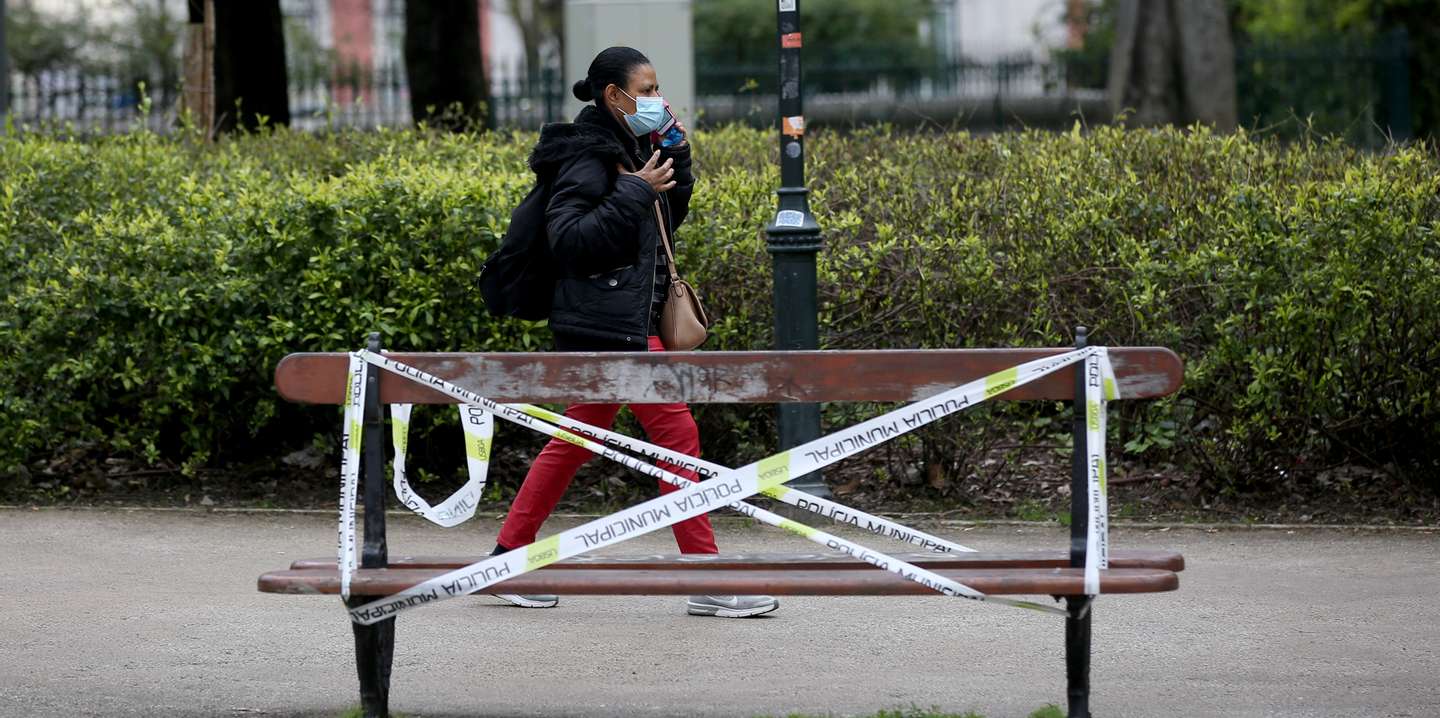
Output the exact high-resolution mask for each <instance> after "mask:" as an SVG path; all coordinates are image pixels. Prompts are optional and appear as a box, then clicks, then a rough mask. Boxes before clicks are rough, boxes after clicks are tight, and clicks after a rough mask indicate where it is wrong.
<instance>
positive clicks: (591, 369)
mask: <svg viewBox="0 0 1440 718" xmlns="http://www.w3.org/2000/svg"><path fill="white" fill-rule="evenodd" d="M1067 351H1071V350H1070V349H1068V348H1067V349H915V350H879V351H787V352H768V351H760V352H664V353H646V352H615V353H564V354H551V353H518V354H517V353H506V354H446V353H404V352H397V353H392V354H390V355H389V356H391V357H392V358H394V359H395V360H396V361H399V362H401V363H403V364H408V365H410V366H414V367H415V368H417V369H420V370H422V371H425V372H427V373H430V374H433V375H435V376H438V377H440V378H441V379H445V380H447V381H452V382H455V383H457V384H459V385H461V386H463V387H465V388H466V389H469V390H470V391H473V392H475V393H477V394H480V395H481V396H484V397H486V398H488V399H492V400H495V401H499V402H511V403H513V402H527V403H537V404H539V403H557V404H560V403H575V402H607V403H608V402H613V403H627V402H641V403H664V402H687V403H692V404H702V403H785V402H820V401H915V400H918V399H923V398H926V397H929V396H933V395H935V394H938V393H940V392H941V391H944V390H946V389H951V388H953V387H956V386H959V385H961V384H964V383H966V382H969V381H974V380H975V379H979V378H981V377H984V376H986V375H989V374H991V373H994V372H997V371H1000V370H1002V369H1008V368H1010V367H1013V366H1016V365H1018V364H1023V363H1025V362H1027V361H1033V360H1035V359H1040V358H1043V357H1047V356H1054V355H1056V354H1063V353H1065V352H1067ZM1109 353H1110V361H1111V364H1112V366H1113V367H1114V369H1115V375H1116V379H1117V380H1118V382H1119V388H1120V396H1121V398H1122V399H1141V398H1151V397H1158V396H1165V395H1167V394H1172V393H1174V392H1175V391H1177V390H1178V389H1179V388H1180V382H1181V378H1182V374H1183V367H1182V364H1181V362H1180V358H1179V357H1178V356H1176V355H1175V353H1174V352H1172V351H1170V350H1169V349H1165V348H1163V347H1115V348H1111V349H1110V350H1109ZM346 366H347V359H346V355H345V354H340V353H324V354H321V353H314V354H291V355H290V356H287V357H285V359H284V360H282V361H281V362H280V364H279V365H278V366H276V368H275V387H276V388H277V389H278V390H279V392H280V395H281V396H283V397H285V398H286V399H289V400H290V401H296V402H303V403H308V404H340V403H341V401H342V397H343V394H344V385H345V372H346ZM996 398H998V399H1009V400H1034V399H1047V400H1056V401H1059V400H1070V399H1074V398H1075V366H1073V365H1072V366H1069V367H1066V368H1064V369H1062V370H1060V371H1057V372H1055V373H1053V374H1051V375H1049V376H1047V377H1044V378H1042V379H1040V380H1037V381H1035V382H1032V383H1030V384H1027V385H1024V386H1021V387H1018V388H1016V389H1012V390H1011V391H1008V392H1005V393H1004V394H1001V395H999V396H998V397H996ZM380 401H381V403H385V404H400V403H403V404H453V403H455V400H454V399H452V398H450V397H448V396H446V395H444V394H441V393H439V392H436V391H434V390H432V389H429V388H427V387H424V386H422V385H420V384H417V383H415V382H413V381H410V380H408V379H405V378H403V377H399V376H394V375H392V374H390V373H389V372H381V377H380Z"/></svg>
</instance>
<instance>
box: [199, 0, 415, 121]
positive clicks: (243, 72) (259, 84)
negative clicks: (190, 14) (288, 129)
mask: <svg viewBox="0 0 1440 718" xmlns="http://www.w3.org/2000/svg"><path fill="white" fill-rule="evenodd" d="M211 4H212V5H213V7H214V10H215V22H214V27H215V61H214V62H215V65H214V76H215V125H216V126H217V127H218V128H219V129H220V131H222V132H228V131H232V130H234V129H236V128H238V127H244V128H246V129H255V128H257V127H259V126H260V124H261V118H262V117H263V118H264V120H265V123H266V124H270V125H288V124H290V87H289V83H288V81H287V78H286V73H285V25H284V18H283V17H282V16H281V14H280V0H212V2H211ZM412 4H415V3H412Z"/></svg>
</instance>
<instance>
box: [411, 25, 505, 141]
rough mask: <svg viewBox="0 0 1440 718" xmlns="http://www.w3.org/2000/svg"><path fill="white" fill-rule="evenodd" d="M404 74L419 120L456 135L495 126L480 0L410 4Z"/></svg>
mask: <svg viewBox="0 0 1440 718" xmlns="http://www.w3.org/2000/svg"><path fill="white" fill-rule="evenodd" d="M405 72H406V74H407V75H408V76H409V80H410V113H411V116H412V117H414V118H415V121H416V122H422V121H423V122H428V123H430V124H431V125H434V126H440V127H444V128H446V129H450V130H454V131H462V130H464V129H466V128H467V127H469V126H472V125H474V124H476V123H480V124H482V125H483V126H485V127H491V126H493V119H492V118H493V113H491V112H488V111H487V107H486V105H487V100H488V99H489V97H488V93H487V86H486V82H485V68H484V64H483V63H482V61H481V57H480V12H479V7H478V3H476V2H475V0H427V1H426V2H407V3H405Z"/></svg>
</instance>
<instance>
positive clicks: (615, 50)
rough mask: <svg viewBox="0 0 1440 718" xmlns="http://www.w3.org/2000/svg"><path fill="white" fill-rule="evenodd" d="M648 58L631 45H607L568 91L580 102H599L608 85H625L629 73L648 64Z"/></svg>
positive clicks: (628, 80) (628, 78)
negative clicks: (583, 75)
mask: <svg viewBox="0 0 1440 718" xmlns="http://www.w3.org/2000/svg"><path fill="white" fill-rule="evenodd" d="M649 64H650V58H648V57H645V53H643V52H640V51H639V50H636V49H635V48H633V47H607V48H605V49H604V50H601V51H600V54H599V55H596V56H595V59H594V60H592V61H591V62H590V71H589V73H587V74H586V75H585V79H583V80H580V81H578V82H576V83H575V85H574V86H573V87H571V88H570V92H572V93H573V94H574V95H575V99H577V100H579V101H581V102H597V103H598V102H599V98H600V97H601V96H602V95H604V94H605V88H606V87H608V86H610V85H619V86H620V87H622V88H623V87H625V86H626V85H628V84H629V83H630V73H631V72H632V71H633V70H634V69H635V68H637V67H639V66H641V65H649Z"/></svg>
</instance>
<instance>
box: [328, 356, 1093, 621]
mask: <svg viewBox="0 0 1440 718" xmlns="http://www.w3.org/2000/svg"><path fill="white" fill-rule="evenodd" d="M356 356H359V357H360V358H362V359H363V360H364V361H367V362H369V363H371V364H374V365H376V366H378V367H380V368H382V369H385V370H386V371H389V372H392V373H394V374H398V375H400V376H404V377H407V378H409V379H411V380H413V381H417V382H419V383H422V384H426V385H428V386H431V387H432V388H435V389H438V390H440V391H442V392H444V393H447V394H450V395H452V396H454V397H456V398H458V399H460V400H461V401H465V402H467V403H472V404H477V405H480V406H483V407H485V408H486V409H488V410H490V411H491V412H492V413H494V414H496V415H498V416H500V417H501V418H504V419H506V420H508V421H511V422H513V423H517V424H521V425H523V426H529V427H530V428H532V429H535V430H537V431H540V432H541V433H545V434H547V435H550V436H553V437H555V438H558V439H561V440H563V441H567V442H570V443H573V444H576V445H578V446H585V447H586V448H588V449H590V450H592V451H595V452H596V453H599V454H600V455H602V456H605V457H606V458H609V459H611V460H612V461H617V462H619V463H621V464H624V465H626V466H630V467H632V468H636V469H638V470H641V471H645V469H643V468H641V467H642V466H643V467H649V465H648V464H644V463H642V462H639V461H637V460H636V459H635V458H633V457H630V456H628V455H625V454H622V453H620V452H618V451H616V450H615V449H613V448H610V447H604V446H601V445H599V444H595V443H594V442H590V441H589V440H587V439H584V438H582V437H580V436H577V435H576V434H574V433H572V432H569V431H566V430H564V429H558V428H555V427H552V426H550V425H548V424H545V423H544V422H540V423H539V425H537V423H536V422H537V419H536V418H535V417H532V416H531V415H529V414H526V413H524V412H520V411H518V410H516V409H512V408H510V407H507V406H504V405H501V404H497V403H495V402H493V401H490V400H489V399H486V398H484V397H481V396H479V395H478V394H475V393H473V392H471V391H469V390H467V389H464V388H461V387H456V386H453V385H451V384H449V383H448V382H445V381H444V380H442V379H439V378H437V377H434V376H431V375H429V374H426V373H425V372H422V371H420V370H418V369H415V368H414V367H410V366H406V365H404V364H400V363H398V362H395V361H393V360H391V359H390V358H388V357H386V356H384V355H377V354H373V353H371V352H368V351H361V352H357V353H356ZM1091 356H1095V357H1097V358H1098V359H1099V360H1100V362H1101V363H1102V364H1107V363H1108V356H1107V354H1106V352H1105V349H1104V348H1103V347H1090V348H1086V349H1080V350H1076V351H1073V352H1067V353H1065V354H1061V355H1057V356H1054V357H1047V358H1044V359H1037V360H1035V361H1031V362H1027V363H1025V364H1021V365H1019V366H1017V367H1012V368H1010V369H1006V370H1003V371H1000V372H996V373H994V374H991V375H989V376H986V377H983V378H981V379H977V380H975V381H972V382H969V383H967V384H965V385H963V386H961V387H957V388H955V389H951V390H949V391H945V392H941V393H939V394H937V395H935V396H932V397H930V398H928V399H924V400H921V401H918V402H915V403H913V404H911V405H909V406H906V407H902V408H899V409H895V410H892V411H889V412H886V413H885V414H882V415H880V416H877V417H874V418H872V419H869V420H866V421H863V422H861V423H859V424H857V425H855V426H852V427H850V428H848V429H844V430H841V431H838V432H835V433H833V434H831V435H829V436H826V437H822V438H820V439H816V440H814V441H810V442H807V443H805V444H802V445H800V446H797V447H795V448H793V449H791V450H788V451H783V452H780V453H779V454H775V455H773V456H770V457H767V458H764V459H761V460H760V461H757V462H754V463H751V464H747V465H746V466H743V467H741V468H739V469H734V470H730V471H724V472H722V473H721V474H720V475H719V476H716V477H714V478H710V479H707V480H705V481H701V482H699V483H688V482H686V483H683V484H681V485H682V486H683V488H680V489H678V490H676V491H675V492H673V493H670V494H666V495H663V496H660V497H657V498H655V499H651V500H649V501H645V502H642V503H640V504H637V505H635V506H632V507H630V508H628V509H624V510H621V511H618V512H616V513H614V514H611V515H610V516H606V517H603V518H600V519H596V520H594V521H590V522H587V523H585V524H582V525H580V526H577V527H575V528H572V529H569V530H567V531H562V532H561V533H559V534H555V535H552V536H548V537H546V538H543V539H540V540H538V541H536V542H534V543H532V544H529V545H527V546H524V547H521V548H519V549H516V550H513V551H510V552H507V553H504V554H500V555H498V556H492V557H490V558H487V559H484V560H481V561H477V562H475V563H473V564H471V565H469V566H465V567H463V568H459V569H455V570H452V571H448V572H446V573H444V574H441V575H439V576H436V577H434V578H431V579H428V580H426V581H423V582H421V583H419V584H416V585H415V586H412V587H410V588H408V589H406V590H404V591H401V592H399V593H397V594H394V595H392V596H388V597H385V598H382V599H379V600H376V601H372V602H369V603H366V604H364V605H361V606H356V607H354V608H351V609H350V611H349V612H350V617H351V620H353V621H355V622H357V623H362V624H367V625H368V624H373V623H377V622H379V621H382V620H385V619H386V618H389V617H391V616H393V615H395V614H397V613H400V612H402V611H405V610H408V609H410V608H413V607H415V606H420V605H425V604H428V603H433V602H438V601H442V600H445V599H448V598H454V597H456V596H462V595H468V594H471V593H475V592H477V591H480V590H483V589H484V588H485V587H487V586H490V585H492V584H495V583H498V582H500V581H503V580H505V579H506V578H510V577H513V576H516V575H519V574H522V573H526V572H528V571H532V570H535V569H538V568H541V567H544V566H547V565H549V564H551V563H554V562H556V561H560V560H562V559H566V558H569V557H571V556H575V555H578V554H581V553H585V552H587V551H592V550H595V549H599V548H603V547H606V546H610V545H613V544H615V543H619V542H621V541H625V540H627V539H630V538H634V537H636V536H640V535H643V534H646V533H649V532H651V531H654V530H656V529H660V528H664V527H666V526H670V525H672V524H674V523H677V522H679V521H683V520H685V519H688V518H691V517H694V516H699V515H701V514H704V513H707V512H709V511H713V510H715V509H717V508H720V507H721V506H728V505H730V504H732V503H734V502H737V501H740V500H743V499H745V498H748V497H749V496H752V495H754V494H756V493H759V492H762V491H764V490H766V489H771V488H774V487H777V486H780V485H782V484H784V483H786V482H787V481H789V480H790V479H791V478H793V477H796V476H801V475H804V474H807V473H810V472H812V471H815V470H817V469H821V468H824V467H826V466H829V465H831V464H834V463H836V462H838V461H841V460H842V459H845V458H848V457H849V456H852V455H854V454H856V453H858V452H859V451H860V450H862V449H864V448H868V447H862V446H858V445H853V444H852V445H850V446H847V445H846V439H848V438H851V437H855V436H875V433H873V432H876V431H877V429H880V430H881V431H879V432H878V434H879V435H878V437H877V438H876V439H875V441H874V442H873V443H872V444H871V445H875V444H879V443H884V442H886V441H889V440H891V439H893V438H895V437H897V436H900V435H902V434H905V433H909V432H911V431H914V430H916V429H919V428H920V427H922V426H926V425H928V424H930V423H932V422H934V421H936V420H938V419H940V418H943V417H945V416H948V415H949V414H952V413H955V412H958V411H961V410H963V409H965V408H967V407H969V406H972V405H974V404H978V403H980V402H983V401H985V400H987V399H989V398H991V397H993V396H995V395H997V394H1000V393H1003V392H1005V391H1008V390H1009V389H1012V388H1014V387H1016V386H1020V385H1022V384H1025V383H1028V382H1031V381H1034V380H1035V379H1038V378H1040V377H1042V376H1045V375H1046V374H1049V373H1051V372H1054V371H1056V370H1058V369H1060V368H1062V367H1064V366H1067V365H1069V364H1073V363H1075V362H1078V361H1081V360H1083V359H1086V358H1088V357H1091ZM901 424H903V425H904V428H901ZM587 444H588V445H590V446H587ZM826 449H838V450H830V451H825V450H826ZM822 451H823V452H824V453H822ZM1102 451H1103V449H1102ZM649 468H652V469H653V468H654V467H649ZM667 473H668V472H667ZM672 476H673V475H672ZM674 478H676V479H679V477H674ZM679 480H680V481H682V482H683V481H684V480H683V479H679ZM782 520H783V519H782ZM791 523H793V522H791ZM1095 525H1096V524H1095V523H1094V522H1092V523H1091V525H1090V526H1089V527H1087V531H1088V530H1093V529H1094V527H1095ZM796 526H799V527H800V528H802V529H804V530H805V531H804V532H803V533H802V535H814V534H815V533H816V530H814V529H810V528H809V527H803V526H801V525H799V524H796ZM352 529H353V524H352ZM797 532H798V531H797ZM882 558H883V559H889V561H890V562H891V563H892V564H893V563H894V562H895V561H896V560H895V559H890V558H889V557H882ZM877 560H881V559H877ZM912 580H918V581H920V582H921V583H925V581H924V580H923V578H920V577H918V576H917V577H914V578H913V579H912ZM927 585H928V584H927ZM931 588H935V589H936V590H937V591H941V592H942V593H944V592H945V587H943V586H938V585H936V586H931ZM971 593H973V594H975V595H973V596H970V595H966V594H964V593H963V592H957V593H955V594H954V595H966V597H970V598H977V599H981V600H984V599H985V598H986V597H984V596H983V595H982V594H978V593H977V592H974V591H971ZM990 600H995V599H990ZM1013 603H1015V604H1024V603H1025V602H1013ZM1025 607H1027V608H1036V609H1039V610H1045V611H1055V612H1060V611H1059V610H1058V609H1052V608H1051V607H1047V606H1042V605H1039V604H1028V605H1025Z"/></svg>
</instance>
